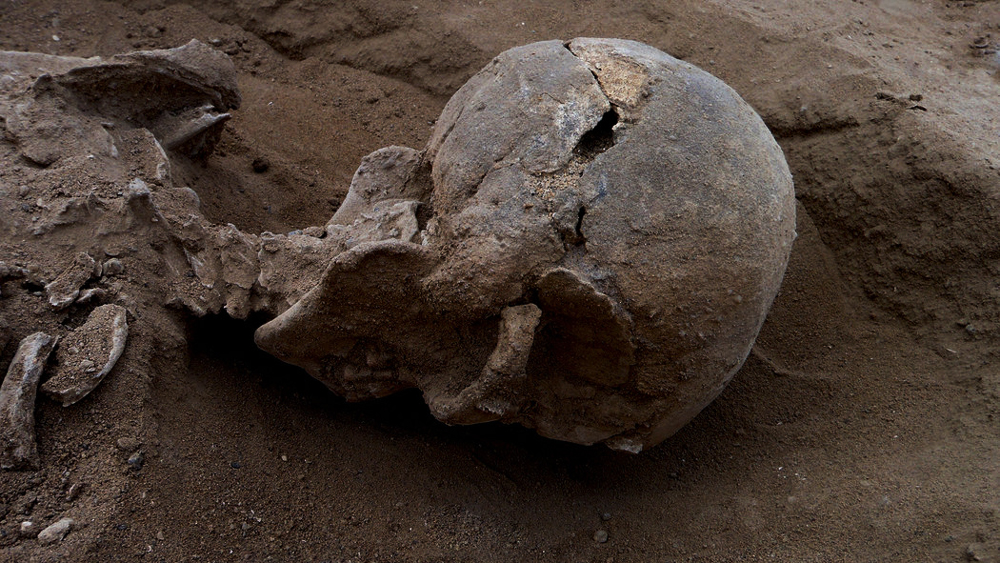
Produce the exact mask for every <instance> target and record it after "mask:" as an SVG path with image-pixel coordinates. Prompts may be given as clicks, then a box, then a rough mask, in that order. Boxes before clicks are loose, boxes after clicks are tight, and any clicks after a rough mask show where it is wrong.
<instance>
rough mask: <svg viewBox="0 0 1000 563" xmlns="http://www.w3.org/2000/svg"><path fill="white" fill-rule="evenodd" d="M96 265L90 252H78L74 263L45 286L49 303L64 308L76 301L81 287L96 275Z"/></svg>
mask: <svg viewBox="0 0 1000 563" xmlns="http://www.w3.org/2000/svg"><path fill="white" fill-rule="evenodd" d="M94 266H95V263H94V259H93V258H91V257H90V255H89V254H87V253H86V252H81V253H79V254H77V255H76V257H75V258H74V259H73V263H72V264H70V265H69V267H67V268H66V269H65V270H63V272H62V273H61V274H59V275H58V276H57V277H56V279H54V280H52V281H51V282H49V283H48V284H47V285H46V286H45V294H46V296H48V298H49V304H50V305H52V306H53V307H55V308H56V309H64V308H66V307H68V306H69V305H70V304H72V303H73V302H74V301H76V298H77V297H78V296H79V295H80V288H81V287H83V284H85V283H87V281H88V280H89V279H90V278H91V277H92V276H93V275H94Z"/></svg>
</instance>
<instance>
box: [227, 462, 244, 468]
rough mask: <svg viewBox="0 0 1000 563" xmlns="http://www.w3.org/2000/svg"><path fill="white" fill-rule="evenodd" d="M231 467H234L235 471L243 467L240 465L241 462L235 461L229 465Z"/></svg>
mask: <svg viewBox="0 0 1000 563" xmlns="http://www.w3.org/2000/svg"><path fill="white" fill-rule="evenodd" d="M229 467H232V468H233V469H239V468H241V467H243V466H242V465H241V464H240V462H238V461H234V462H232V463H230V464H229Z"/></svg>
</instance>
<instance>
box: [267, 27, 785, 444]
mask: <svg viewBox="0 0 1000 563" xmlns="http://www.w3.org/2000/svg"><path fill="white" fill-rule="evenodd" d="M794 226H795V206H794V194H793V189H792V180H791V176H790V174H789V172H788V168H787V165H786V164H785V160H784V158H783V155H782V152H781V149H780V148H779V147H778V145H777V143H776V142H775V141H774V139H773V137H772V136H771V134H770V133H769V132H768V130H767V127H766V126H765V125H764V123H763V122H762V121H761V119H760V117H759V116H758V115H757V114H756V113H755V112H754V111H753V110H752V109H751V108H750V106H749V105H748V104H746V102H744V101H743V100H742V99H741V98H740V97H739V96H738V95H737V94H736V93H735V92H734V91H733V90H732V89H730V88H729V87H728V86H726V85H725V84H724V83H722V82H721V81H720V80H718V79H716V78H714V77H712V76H711V75H709V74H708V73H706V72H704V71H702V70H700V69H698V68H696V67H694V66H692V65H691V64H688V63H685V62H683V61H679V60H677V59H674V58H672V57H670V56H669V55H666V54H665V53H662V52H660V51H658V50H656V49H654V48H652V47H649V46H647V45H643V44H641V43H636V42H633V41H624V40H614V39H575V40H573V41H570V42H568V43H564V42H561V41H545V42H540V43H534V44H531V45H527V46H523V47H518V48H515V49H511V50H509V51H506V52H504V53H502V54H500V55H499V56H498V57H497V58H496V59H494V60H493V61H492V62H491V63H489V64H488V65H487V66H486V68H484V69H483V70H482V71H480V72H479V73H478V74H476V75H475V76H473V77H472V78H471V79H470V80H469V81H468V82H467V83H466V84H465V85H464V86H463V87H462V88H461V89H460V90H459V91H458V92H457V93H456V94H455V95H454V96H453V97H452V99H451V101H450V102H449V103H448V104H447V106H446V107H445V109H444V111H443V113H442V115H441V118H440V119H439V120H438V122H437V124H436V126H435V128H434V131H433V134H432V137H431V140H430V142H429V143H428V146H427V147H426V149H425V150H424V151H420V152H418V151H415V150H413V149H408V148H403V147H388V148H385V149H382V150H380V151H377V152H375V153H373V154H372V155H369V156H368V157H366V159H365V161H364V162H363V163H362V165H361V167H360V168H359V169H358V172H357V174H356V175H355V178H354V181H353V183H352V186H351V190H350V192H349V194H348V197H347V199H346V200H345V202H344V204H343V205H342V206H341V208H340V209H339V210H338V212H337V214H336V215H334V217H333V219H331V221H330V222H329V224H328V225H327V227H326V235H327V236H326V239H327V242H326V243H324V244H327V245H328V248H333V249H335V251H334V252H331V255H332V256H333V258H332V260H330V261H329V265H328V266H327V267H326V270H325V271H324V272H323V274H322V279H321V280H320V281H319V283H318V284H317V285H316V286H315V287H314V288H313V289H312V290H311V291H309V292H308V293H307V294H305V296H304V297H302V298H301V299H300V300H299V301H298V302H297V303H295V304H294V305H293V306H292V307H291V308H289V309H288V310H287V311H285V312H284V313H283V314H281V315H280V316H278V317H277V318H275V319H274V320H272V321H271V322H269V323H267V324H265V325H264V326H262V327H260V328H259V329H258V331H257V334H256V341H257V343H258V345H259V346H260V347H261V348H263V349H264V350H266V351H268V352H270V353H272V354H274V355H275V356H277V357H278V358H281V359H282V360H284V361H287V362H290V363H292V364H296V365H299V366H302V367H303V368H305V369H306V370H307V371H308V372H309V373H310V374H311V375H313V376H314V377H316V378H317V379H319V380H320V381H322V382H323V383H324V384H326V385H327V386H328V387H329V388H330V389H332V390H333V391H335V392H337V393H339V394H342V395H344V396H345V397H347V398H348V399H350V400H362V399H367V398H374V397H380V396H384V395H387V394H389V393H393V392H395V391H399V390H401V389H406V388H414V387H416V388H419V389H420V390H421V391H422V392H423V394H424V397H425V399H426V401H427V404H428V405H429V407H430V409H431V412H432V413H433V414H434V416H436V417H437V418H439V419H440V420H443V421H445V422H447V423H452V424H472V423H479V422H486V421H492V420H501V421H503V422H510V423H518V424H522V425H524V426H527V427H530V428H534V429H536V430H537V431H538V432H539V433H540V434H541V435H543V436H547V437H550V438H556V439H560V440H567V441H571V442H576V443H581V444H593V443H598V442H603V443H606V444H607V445H609V446H611V447H613V448H617V449H623V450H627V451H633V452H637V451H640V450H641V449H642V448H645V447H649V446H651V445H654V444H656V443H658V442H660V441H662V440H663V439H665V438H667V437H668V436H670V435H671V434H673V433H674V432H676V431H677V430H678V429H679V428H680V427H681V426H683V425H684V424H685V423H686V422H688V421H689V420H690V419H691V418H693V417H694V416H695V415H696V414H697V413H698V412H700V411H701V410H702V409H703V408H704V407H705V406H706V405H707V404H708V403H709V402H711V401H712V400H713V399H714V398H715V397H716V396H717V395H718V394H719V393H720V392H721V391H722V389H723V388H724V386H725V385H726V384H727V383H728V382H729V380H730V379H731V378H732V376H733V375H734V374H735V373H736V371H737V370H738V369H739V368H740V366H741V365H742V363H743V361H744V360H745V359H746V357H747V355H748V354H749V352H750V349H751V347H752V345H753V342H754V339H755V338H756V336H757V333H758V331H759V330H760V327H761V325H762V323H763V321H764V317H765V315H766V313H767V310H768V308H769V307H770V305H771V302H772V300H773V299H774V296H775V294H776V293H777V290H778V287H779V285H780V282H781V278H782V276H783V274H784V270H785V266H786V264H787V261H788V255H789V252H790V249H791V245H792V241H793V239H794V236H795V233H794Z"/></svg>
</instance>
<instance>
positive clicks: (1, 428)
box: [0, 332, 56, 469]
mask: <svg viewBox="0 0 1000 563" xmlns="http://www.w3.org/2000/svg"><path fill="white" fill-rule="evenodd" d="M55 345H56V339H55V338H53V337H52V336H49V335H48V334H45V333H43V332H36V333H34V334H32V335H30V336H27V337H26V338H25V339H24V340H22V341H21V344H20V345H19V346H18V348H17V353H16V354H14V359H13V360H11V362H10V366H9V367H8V368H7V376H6V377H5V378H4V380H3V385H2V386H0V468H2V469H37V468H38V449H37V446H36V445H35V397H36V395H37V393H38V381H39V379H40V378H41V377H42V370H43V369H44V368H45V362H46V361H47V360H48V358H49V354H50V353H51V352H52V348H53V347H54V346H55Z"/></svg>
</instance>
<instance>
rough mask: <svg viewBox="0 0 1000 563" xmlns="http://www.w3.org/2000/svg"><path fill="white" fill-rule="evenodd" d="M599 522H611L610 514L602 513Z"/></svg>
mask: <svg viewBox="0 0 1000 563" xmlns="http://www.w3.org/2000/svg"><path fill="white" fill-rule="evenodd" d="M601 520H602V521H604V522H607V521H608V520H611V513H610V512H602V513H601Z"/></svg>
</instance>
